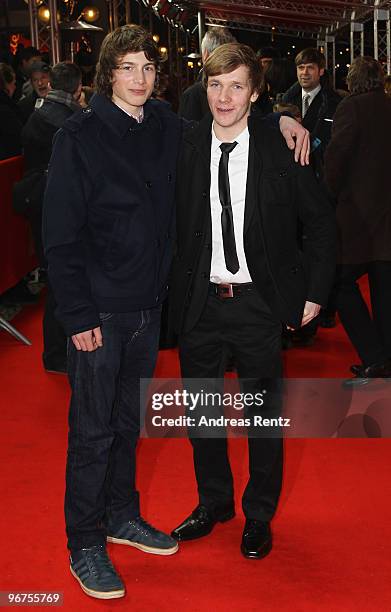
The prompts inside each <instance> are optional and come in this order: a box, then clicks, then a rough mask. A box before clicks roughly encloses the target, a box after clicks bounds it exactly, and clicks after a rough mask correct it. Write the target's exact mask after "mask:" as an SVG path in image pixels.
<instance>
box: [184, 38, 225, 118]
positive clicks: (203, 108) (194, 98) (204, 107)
mask: <svg viewBox="0 0 391 612" xmlns="http://www.w3.org/2000/svg"><path fill="white" fill-rule="evenodd" d="M230 42H235V38H234V37H233V36H232V34H231V33H230V31H229V30H227V29H226V28H212V29H211V30H208V31H207V32H206V33H205V35H204V37H203V39H202V43H201V57H202V63H203V64H205V62H206V60H207V59H208V57H209V55H210V54H211V53H212V51H214V50H215V49H217V47H219V46H220V45H224V44H226V43H230ZM178 114H179V115H180V116H181V117H184V118H185V119H188V120H189V121H201V119H202V118H203V117H205V115H208V114H209V105H208V100H207V99H206V91H205V88H204V87H203V85H202V70H201V71H200V74H199V75H198V78H197V80H196V82H195V83H193V85H190V87H188V88H187V89H186V90H185V91H184V92H183V94H182V96H181V99H180V101H179V109H178Z"/></svg>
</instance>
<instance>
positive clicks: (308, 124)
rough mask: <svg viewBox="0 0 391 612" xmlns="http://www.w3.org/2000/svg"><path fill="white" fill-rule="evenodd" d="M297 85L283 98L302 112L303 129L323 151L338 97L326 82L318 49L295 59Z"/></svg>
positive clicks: (303, 53) (305, 52)
mask: <svg viewBox="0 0 391 612" xmlns="http://www.w3.org/2000/svg"><path fill="white" fill-rule="evenodd" d="M295 64H296V72H297V83H295V84H294V85H292V87H290V88H289V89H288V91H287V92H286V93H285V95H284V96H283V98H282V101H283V102H287V103H288V104H295V105H296V106H297V107H298V108H299V109H301V116H302V119H303V126H304V127H305V128H307V130H309V132H310V133H311V136H312V137H313V138H319V139H320V140H321V142H322V145H323V147H324V148H325V147H326V146H327V144H328V142H329V140H330V137H331V126H332V118H333V116H334V113H335V111H336V108H337V106H338V104H339V103H340V101H341V97H340V96H339V95H338V94H337V92H336V91H334V90H333V89H332V88H331V87H330V86H329V84H328V82H327V76H326V75H325V66H326V60H325V57H324V55H323V53H321V52H320V51H318V49H312V48H308V49H304V50H303V51H300V53H299V54H298V55H296V58H295Z"/></svg>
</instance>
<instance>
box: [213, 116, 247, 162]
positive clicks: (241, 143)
mask: <svg viewBox="0 0 391 612" xmlns="http://www.w3.org/2000/svg"><path fill="white" fill-rule="evenodd" d="M211 129H212V149H211V151H212V155H216V154H219V155H220V153H221V151H220V145H221V143H222V142H225V141H222V140H219V139H218V138H217V136H216V134H215V131H214V129H213V123H212V128H211ZM249 140H250V133H249V131H248V127H247V126H246V127H245V128H244V130H243V132H240V134H239V136H236V138H235V140H234V141H232V142H237V143H238V144H237V146H236V147H235V149H234V151H237V149H240V148H241V147H247V146H248V142H249ZM234 151H233V152H234ZM233 152H232V153H233Z"/></svg>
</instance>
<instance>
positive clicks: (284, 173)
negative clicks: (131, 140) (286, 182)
mask: <svg viewBox="0 0 391 612" xmlns="http://www.w3.org/2000/svg"><path fill="white" fill-rule="evenodd" d="M287 174H288V173H287V172H286V170H283V171H282V172H280V173H279V176H281V178H282V177H284V176H287Z"/></svg>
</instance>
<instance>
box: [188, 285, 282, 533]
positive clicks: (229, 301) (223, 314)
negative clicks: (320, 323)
mask: <svg viewBox="0 0 391 612" xmlns="http://www.w3.org/2000/svg"><path fill="white" fill-rule="evenodd" d="M281 329H282V326H281V322H280V321H279V320H277V319H276V318H275V317H274V316H273V315H272V313H271V311H270V309H269V308H268V306H267V305H266V304H265V303H264V301H263V300H262V299H261V297H260V296H259V295H258V293H256V292H255V290H254V291H253V292H252V293H248V294H246V295H241V296H238V297H234V298H225V299H222V298H219V297H217V296H215V295H209V296H208V300H207V303H206V306H205V308H204V311H203V313H202V316H201V318H200V320H199V321H198V323H197V325H196V326H195V327H194V328H193V329H192V330H191V331H190V332H188V333H186V334H183V335H182V336H180V338H179V356H180V363H181V374H182V377H183V378H186V379H194V378H209V379H212V378H218V377H223V376H224V365H225V364H224V360H225V356H226V355H227V354H231V355H232V356H233V358H234V361H235V365H236V368H237V371H238V376H239V378H240V379H246V381H247V382H246V385H247V388H246V389H245V390H246V391H252V392H254V391H257V390H259V389H260V388H262V387H263V386H264V384H265V383H264V381H265V379H269V380H270V379H276V378H280V377H281V374H282V362H281ZM190 441H191V444H192V446H193V453H194V468H195V474H196V478H197V484H198V493H199V501H200V503H201V504H203V505H205V506H207V507H208V508H210V509H211V510H216V509H218V508H219V507H220V506H225V505H230V504H233V499H234V490H233V479H232V472H231V468H230V464H229V459H228V453H227V439H226V438H225V437H220V438H201V437H191V438H190ZM248 448H249V480H248V483H247V486H246V489H245V491H244V495H243V499H242V506H243V512H244V514H245V516H246V517H247V518H250V519H258V520H262V521H270V520H271V518H272V517H273V515H274V513H275V510H276V507H277V503H278V498H279V495H280V490H281V481H282V461H283V442H282V439H281V438H280V437H275V438H266V437H264V438H259V437H258V438H257V437H250V436H249V438H248Z"/></svg>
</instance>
